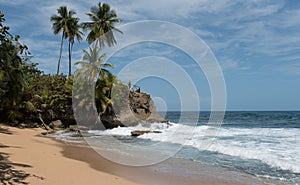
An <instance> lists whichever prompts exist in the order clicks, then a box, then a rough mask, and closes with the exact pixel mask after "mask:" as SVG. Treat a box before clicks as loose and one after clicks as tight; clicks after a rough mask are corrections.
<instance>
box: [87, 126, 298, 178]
mask: <svg viewBox="0 0 300 185" xmlns="http://www.w3.org/2000/svg"><path fill="white" fill-rule="evenodd" d="M133 130H159V131H161V132H162V133H160V134H155V133H148V134H144V135H141V136H139V137H138V138H140V139H149V140H151V141H156V142H168V143H174V144H180V145H182V146H190V147H193V148H196V149H198V150H199V151H211V152H218V153H220V154H225V155H229V156H235V157H239V158H241V159H254V160H259V161H262V162H264V163H266V164H268V165H269V166H271V167H273V168H277V169H281V170H289V171H292V172H293V173H300V156H299V151H300V136H299V134H297V133H299V132H300V129H298V128H252V129H250V128H222V127H214V126H208V125H202V126H189V125H183V124H172V126H168V125H166V124H161V123H155V124H152V125H151V126H150V127H149V128H147V127H144V126H143V125H142V124H140V125H138V126H135V127H118V128H114V129H110V130H105V131H90V133H92V134H94V135H120V136H130V135H131V131H133Z"/></svg>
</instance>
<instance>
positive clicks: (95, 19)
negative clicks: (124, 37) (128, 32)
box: [82, 3, 122, 48]
mask: <svg viewBox="0 0 300 185" xmlns="http://www.w3.org/2000/svg"><path fill="white" fill-rule="evenodd" d="M87 15H88V16H89V17H90V19H91V20H92V21H91V22H85V23H83V24H82V27H83V29H84V30H86V31H90V32H89V34H88V35H87V41H88V43H89V44H91V43H93V42H95V41H96V43H95V44H96V45H98V44H99V46H100V47H101V48H103V47H104V45H105V44H107V45H108V46H109V47H111V46H113V45H115V44H116V43H117V42H116V39H115V37H114V34H113V31H117V32H119V33H122V31H120V30H119V29H117V28H116V27H115V26H114V25H115V24H116V23H120V22H121V19H119V18H118V17H117V14H116V12H115V11H114V10H111V8H110V6H109V5H108V4H106V3H102V4H101V3H98V6H93V7H92V8H91V12H90V13H87Z"/></svg>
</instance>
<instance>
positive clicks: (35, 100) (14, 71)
mask: <svg viewBox="0 0 300 185" xmlns="http://www.w3.org/2000/svg"><path fill="white" fill-rule="evenodd" d="M75 14H76V11H75V10H68V8H67V7H66V6H61V7H59V8H58V9H57V14H56V15H53V16H51V18H50V21H51V22H52V30H53V33H54V34H55V35H58V34H61V42H60V48H59V58H58V62H57V72H56V75H50V74H44V72H43V71H41V70H39V69H38V67H37V66H38V64H35V63H32V62H30V59H31V57H29V54H30V53H29V50H28V48H27V46H26V45H23V44H21V43H20V42H19V39H20V36H18V35H17V36H13V35H12V34H10V33H9V27H8V26H5V25H4V22H5V19H4V14H3V13H1V12H0V119H1V120H2V121H3V120H4V121H8V122H10V123H14V124H16V125H18V124H20V123H21V122H25V123H26V122H30V123H32V122H41V121H42V122H50V121H52V120H57V119H60V120H61V121H63V123H64V124H66V125H69V124H73V123H74V122H75V119H74V116H73V114H74V113H73V109H72V104H73V102H72V100H73V99H72V91H73V89H74V88H73V87H74V85H76V84H74V83H73V79H74V78H76V77H78V76H80V77H81V78H83V79H86V80H87V82H88V83H87V84H88V85H92V87H93V88H92V90H91V93H92V95H93V97H94V100H93V101H92V103H94V102H96V110H97V112H100V113H103V112H105V111H106V110H107V107H110V108H109V109H110V110H111V107H112V106H111V105H112V103H113V102H112V100H111V96H110V92H111V89H112V87H113V86H114V85H115V84H122V83H121V82H120V81H118V80H117V78H116V76H114V75H113V74H112V73H111V72H110V69H111V68H112V67H113V65H112V64H109V63H107V62H105V54H104V53H102V48H103V47H104V46H105V45H107V46H113V45H114V44H116V39H115V37H114V35H113V31H117V32H120V33H121V31H120V30H118V29H117V28H116V27H115V24H116V23H120V22H121V20H120V19H119V18H118V17H117V14H116V13H115V11H114V10H111V8H110V6H109V5H108V4H105V3H103V4H102V3H99V4H98V6H95V7H92V8H91V13H87V15H88V16H89V17H90V18H91V20H92V21H91V22H85V23H82V24H80V23H79V21H80V19H79V18H78V17H75V16H74V15H75ZM85 31H86V32H87V31H89V33H88V35H87V38H86V40H87V41H88V43H90V44H91V45H90V47H89V50H83V54H84V55H83V58H82V60H81V61H79V62H76V65H77V66H78V69H77V71H76V72H75V73H74V77H73V76H72V73H71V68H72V59H71V58H72V49H73V45H74V43H75V39H77V41H78V42H80V41H81V40H83V32H85ZM67 39H68V44H69V45H68V51H69V71H68V77H67V76H65V75H63V74H60V63H61V58H62V50H63V43H64V41H65V40H67ZM92 43H94V44H92ZM83 82H84V81H83ZM77 85H78V84H77ZM79 85H81V87H80V88H78V89H79V90H82V91H86V89H85V86H84V85H82V84H79ZM122 86H125V85H123V84H122ZM83 94H89V93H83ZM75 99H76V98H75ZM79 103H80V102H79ZM90 103H91V102H90ZM78 106H79V107H80V105H79V104H78Z"/></svg>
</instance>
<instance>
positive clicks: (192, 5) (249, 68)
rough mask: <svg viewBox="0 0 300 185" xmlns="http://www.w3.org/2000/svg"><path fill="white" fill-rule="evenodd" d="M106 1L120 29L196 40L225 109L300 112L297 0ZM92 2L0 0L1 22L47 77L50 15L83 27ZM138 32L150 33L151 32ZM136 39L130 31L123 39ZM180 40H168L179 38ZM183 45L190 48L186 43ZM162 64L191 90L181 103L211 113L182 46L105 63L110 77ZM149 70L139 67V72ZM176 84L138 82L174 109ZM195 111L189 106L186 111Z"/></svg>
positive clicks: (54, 39)
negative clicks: (155, 29) (175, 30)
mask: <svg viewBox="0 0 300 185" xmlns="http://www.w3.org/2000/svg"><path fill="white" fill-rule="evenodd" d="M105 2H106V3H108V4H110V5H111V7H112V8H113V9H114V10H115V11H116V12H117V15H118V17H120V18H121V19H122V23H121V24H119V25H117V26H119V27H120V28H122V26H123V25H126V24H129V23H132V22H135V21H144V20H158V21H166V22H170V23H175V24H177V25H179V26H181V27H183V28H185V29H187V30H189V31H191V32H193V33H195V34H196V35H197V36H198V37H199V38H200V39H202V41H203V42H204V43H205V44H206V45H207V47H209V49H210V50H211V52H212V53H213V55H214V57H215V60H216V61H217V62H218V65H220V67H221V70H222V75H223V77H224V81H225V87H226V89H225V90H226V94H225V95H226V102H227V103H226V109H227V110H241V111H242V110H300V85H299V84H300V21H299V17H300V1H286V0H247V1H240V0H215V1H211V0H190V1H185V0H161V1H158V0H152V1H146V0H127V1H121V0H111V1H105ZM97 3H98V1H95V0H85V1H77V0H51V1H48V0H43V1H41V0H0V10H1V11H2V12H3V13H4V15H5V18H6V22H5V24H6V25H9V26H10V32H11V33H13V34H19V35H20V36H21V38H22V39H21V41H22V42H23V43H25V44H26V45H27V46H28V47H29V49H30V51H31V53H32V55H33V58H32V62H37V63H39V68H40V69H41V70H43V71H44V72H45V73H52V74H54V73H55V72H56V67H57V59H58V54H59V46H60V36H55V35H54V34H53V31H52V30H51V22H50V20H49V19H50V17H51V16H52V15H54V14H56V9H57V8H58V7H60V6H62V5H66V6H68V8H69V9H74V10H75V11H76V12H77V16H78V17H80V20H81V22H84V21H89V18H88V16H87V15H86V14H85V13H87V12H89V11H90V7H91V6H95V5H97ZM125 28H126V27H124V29H125ZM141 29H142V30H143V29H144V31H148V30H151V29H152V28H151V27H150V28H143V27H141ZM146 29H148V30H146ZM125 30H126V29H125ZM134 35H135V32H134V31H132V32H130V33H126V32H124V34H123V36H124V37H126V36H128V37H129V36H133V37H134ZM166 36H167V33H164V30H162V34H161V37H166ZM180 36H181V35H178V38H177V37H175V38H174V39H179V37H180ZM117 42H118V37H117ZM186 43H188V44H190V45H191V46H194V45H193V44H191V43H189V42H187V41H186ZM64 46H65V47H64V51H63V58H62V66H61V71H62V72H63V73H65V74H67V69H68V66H67V64H68V59H67V55H68V53H67V48H66V47H67V42H66V43H65V45H64ZM87 48H88V44H87V43H86V42H85V41H82V43H80V44H78V43H75V45H74V51H73V62H76V61H79V60H81V58H82V55H83V54H82V49H87ZM112 49H113V48H112ZM199 50H201V49H199ZM149 57H152V58H150V59H149ZM155 57H156V58H155ZM166 59H168V60H171V61H173V62H174V63H176V64H178V65H179V66H180V68H181V69H183V70H184V71H185V72H186V74H188V77H187V79H190V81H191V82H193V85H194V86H195V89H196V90H197V93H190V101H191V102H187V104H188V105H192V104H193V102H195V101H194V100H196V99H199V100H200V108H201V110H210V108H211V107H212V105H211V104H212V94H213V93H212V89H211V86H210V83H209V82H208V81H209V80H210V79H208V77H207V76H206V74H205V73H204V72H203V70H201V68H199V67H197V66H195V64H196V62H195V61H193V59H192V58H191V57H190V56H189V55H188V54H187V53H185V52H183V51H182V50H180V48H175V47H173V46H170V45H165V44H162V43H155V42H148V43H139V44H134V45H131V46H128V47H127V48H125V49H122V50H120V51H118V52H117V53H116V54H115V56H114V57H111V58H109V60H108V61H109V62H111V63H113V64H114V65H115V69H114V70H113V72H114V73H115V74H117V73H118V72H120V71H122V69H123V68H124V67H126V65H127V64H130V63H131V62H133V61H136V60H142V61H148V62H151V61H162V62H161V63H164V62H163V61H165V60H166ZM154 63H155V62H154ZM74 69H75V68H73V70H74ZM148 69H149V68H147V67H145V69H143V70H145V71H147V70H148ZM157 69H161V70H166V71H167V70H170V69H168V66H163V65H162V66H159V65H158V68H157ZM148 71H151V70H148ZM135 72H136V73H138V72H137V71H135ZM174 76H180V75H176V74H174ZM178 79H179V80H178V81H176V84H172V83H170V81H168V79H160V78H157V77H147V78H144V79H142V80H140V81H139V82H138V83H137V85H140V86H141V87H142V90H144V91H146V92H148V93H150V94H151V96H152V97H153V98H155V100H156V103H157V104H158V107H159V109H162V110H163V109H166V110H180V109H182V104H180V100H181V98H182V97H181V96H182V94H181V93H180V91H178V89H180V88H181V87H183V85H185V84H186V83H187V81H186V80H184V79H183V78H182V80H181V81H180V78H178ZM212 80H213V79H212ZM174 83H175V82H174ZM194 98H195V99H194ZM183 99H184V98H183ZM184 101H185V103H186V101H187V100H184ZM193 109H195V106H187V107H186V110H193Z"/></svg>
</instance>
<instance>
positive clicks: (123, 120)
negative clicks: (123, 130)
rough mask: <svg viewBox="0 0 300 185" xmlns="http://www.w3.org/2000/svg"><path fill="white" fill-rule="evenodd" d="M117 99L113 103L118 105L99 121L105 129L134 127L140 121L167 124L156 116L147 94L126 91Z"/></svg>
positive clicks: (152, 103) (156, 113) (151, 101)
mask: <svg viewBox="0 0 300 185" xmlns="http://www.w3.org/2000/svg"><path fill="white" fill-rule="evenodd" d="M126 97H128V98H126ZM117 98H118V99H116V100H115V101H114V102H118V103H115V104H114V106H113V107H111V108H110V109H108V110H109V111H106V112H105V113H104V114H102V115H101V121H102V123H103V125H104V127H105V128H106V129H110V128H115V127H118V126H121V127H123V126H125V127H127V126H136V125H137V124H139V123H140V122H141V121H145V122H147V123H168V120H166V119H164V118H162V117H161V116H160V115H159V114H158V112H157V111H156V108H155V105H154V102H153V100H152V99H151V97H150V95H149V94H147V93H143V92H136V91H128V92H127V93H124V95H122V97H117ZM119 99H122V101H119Z"/></svg>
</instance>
